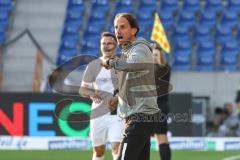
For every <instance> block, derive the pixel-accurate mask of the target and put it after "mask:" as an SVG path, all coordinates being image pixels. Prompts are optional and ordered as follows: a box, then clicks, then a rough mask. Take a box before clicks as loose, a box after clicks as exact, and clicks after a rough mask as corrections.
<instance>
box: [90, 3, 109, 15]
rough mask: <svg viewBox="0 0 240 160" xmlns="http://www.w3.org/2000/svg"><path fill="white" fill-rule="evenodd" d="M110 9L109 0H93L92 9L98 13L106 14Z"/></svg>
mask: <svg viewBox="0 0 240 160" xmlns="http://www.w3.org/2000/svg"><path fill="white" fill-rule="evenodd" d="M109 9H110V5H109V1H108V0H93V2H92V11H91V12H96V13H100V12H102V13H104V14H106V13H107V12H108V11H109Z"/></svg>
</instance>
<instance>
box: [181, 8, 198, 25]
mask: <svg viewBox="0 0 240 160" xmlns="http://www.w3.org/2000/svg"><path fill="white" fill-rule="evenodd" d="M195 17H196V16H195V14H194V12H187V11H182V12H181V13H180V15H179V17H178V22H177V25H179V26H182V27H186V28H191V27H194V25H195V23H196V22H195Z"/></svg>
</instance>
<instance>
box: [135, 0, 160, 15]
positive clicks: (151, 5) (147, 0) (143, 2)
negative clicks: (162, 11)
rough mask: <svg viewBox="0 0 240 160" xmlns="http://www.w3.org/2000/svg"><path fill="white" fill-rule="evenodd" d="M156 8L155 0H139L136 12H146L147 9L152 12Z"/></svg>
mask: <svg viewBox="0 0 240 160" xmlns="http://www.w3.org/2000/svg"><path fill="white" fill-rule="evenodd" d="M156 10H157V2H156V0H140V4H139V8H138V12H142V13H147V11H150V12H154V11H156Z"/></svg>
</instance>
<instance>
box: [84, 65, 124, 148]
mask: <svg viewBox="0 0 240 160" xmlns="http://www.w3.org/2000/svg"><path fill="white" fill-rule="evenodd" d="M99 67H100V65H99ZM98 70H99V71H98V72H97V73H95V74H97V75H94V74H93V73H94V72H89V71H88V72H86V73H87V74H90V76H89V77H88V82H83V84H85V85H86V84H87V85H88V86H91V87H92V88H94V90H96V91H97V92H98V91H104V92H105V93H106V92H107V93H109V94H107V95H105V94H104V93H102V92H100V93H99V95H100V96H101V98H102V101H101V103H95V102H93V103H92V109H95V108H97V107H102V106H107V102H108V99H109V96H112V95H113V92H114V87H113V80H112V77H111V70H108V69H105V68H104V67H101V69H99V68H98ZM85 76H86V75H85ZM89 82H92V84H91V83H89ZM105 108H106V107H105ZM123 131H124V126H123V120H122V119H121V118H120V117H119V116H118V115H111V113H110V112H108V113H107V114H104V115H101V116H100V117H97V118H93V119H92V120H91V121H90V137H91V140H92V145H93V146H100V145H105V144H106V143H107V141H109V142H121V141H122V138H123Z"/></svg>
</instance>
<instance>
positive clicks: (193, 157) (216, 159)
mask: <svg viewBox="0 0 240 160" xmlns="http://www.w3.org/2000/svg"><path fill="white" fill-rule="evenodd" d="M236 155H240V153H239V152H234V151H229V152H215V151H173V153H172V160H206V159H208V160H223V159H224V158H227V157H232V156H236ZM91 157H92V151H76V150H75V151H73V150H55V151H11V150H1V151H0V159H1V160H91ZM105 160H112V157H111V153H110V152H109V151H107V153H106V155H105ZM151 160H159V157H158V152H155V151H152V152H151ZM236 160H237V159H236Z"/></svg>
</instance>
